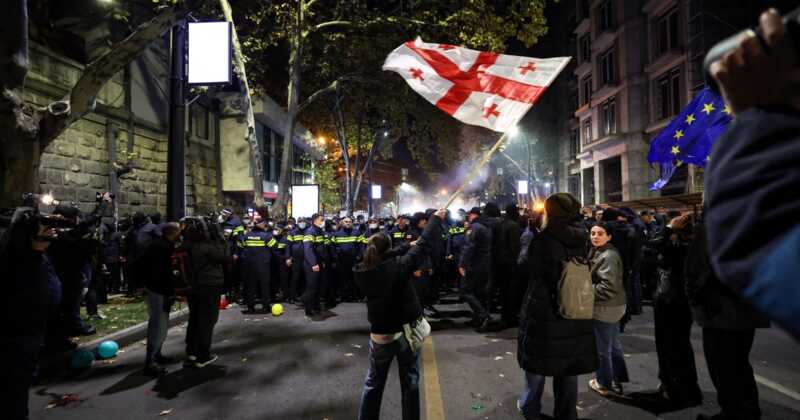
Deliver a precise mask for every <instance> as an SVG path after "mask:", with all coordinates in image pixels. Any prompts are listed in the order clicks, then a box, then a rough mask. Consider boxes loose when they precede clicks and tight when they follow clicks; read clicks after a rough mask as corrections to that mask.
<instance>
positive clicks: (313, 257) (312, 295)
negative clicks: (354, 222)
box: [303, 214, 327, 318]
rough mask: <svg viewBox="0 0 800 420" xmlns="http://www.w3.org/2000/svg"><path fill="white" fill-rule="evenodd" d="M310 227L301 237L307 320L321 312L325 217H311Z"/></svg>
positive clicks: (324, 257) (325, 251) (324, 256)
mask: <svg viewBox="0 0 800 420" xmlns="http://www.w3.org/2000/svg"><path fill="white" fill-rule="evenodd" d="M311 223H312V225H311V226H310V227H309V228H308V230H307V231H306V232H305V235H303V253H304V257H305V261H304V263H303V270H304V271H305V275H306V292H305V294H304V295H303V300H304V304H305V312H306V316H307V317H309V318H312V317H315V316H317V315H319V313H320V312H321V308H320V302H319V295H320V286H321V284H320V283H321V279H322V275H323V272H324V270H326V268H327V267H325V259H326V258H327V256H326V253H327V249H326V248H327V247H326V246H325V231H324V227H325V217H324V216H323V215H321V214H314V215H313V216H311Z"/></svg>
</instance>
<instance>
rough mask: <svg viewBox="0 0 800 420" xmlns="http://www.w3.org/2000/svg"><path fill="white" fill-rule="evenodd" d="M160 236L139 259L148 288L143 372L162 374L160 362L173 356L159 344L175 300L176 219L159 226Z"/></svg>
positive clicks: (151, 374)
mask: <svg viewBox="0 0 800 420" xmlns="http://www.w3.org/2000/svg"><path fill="white" fill-rule="evenodd" d="M161 232H162V236H159V237H156V238H154V239H153V241H152V242H151V243H150V246H149V247H148V248H147V251H146V252H145V254H144V255H143V256H142V259H141V264H142V265H141V272H142V273H143V274H146V275H145V276H144V280H145V283H144V287H145V290H146V291H147V312H148V315H149V316H148V319H147V354H146V356H145V368H144V374H145V375H147V376H161V375H163V374H165V373H166V369H164V367H163V365H166V364H170V363H173V362H174V360H172V359H170V358H167V357H164V356H163V355H162V354H161V346H162V345H163V344H164V340H165V339H166V338H167V330H168V329H169V313H170V311H171V310H172V305H173V303H174V302H175V284H174V273H173V270H172V256H173V254H174V253H175V246H176V244H177V243H178V241H179V239H180V237H181V227H180V225H178V224H177V223H167V224H165V225H164V226H163V228H162V231H161Z"/></svg>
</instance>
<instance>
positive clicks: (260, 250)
mask: <svg viewBox="0 0 800 420" xmlns="http://www.w3.org/2000/svg"><path fill="white" fill-rule="evenodd" d="M267 226H268V225H267V220H266V219H259V220H258V221H257V222H256V224H255V226H253V229H252V230H250V231H249V232H247V233H246V234H245V236H244V238H243V248H242V257H241V262H242V274H243V275H244V301H245V304H246V305H247V310H246V311H244V312H245V313H255V311H256V307H255V306H256V294H257V293H258V292H260V295H261V306H262V310H263V311H265V312H266V311H269V310H270V309H271V305H270V302H271V296H270V290H271V289H270V281H271V280H272V279H271V277H272V276H271V275H270V261H271V260H272V253H273V248H275V247H276V246H277V244H278V241H277V240H275V238H273V237H272V233H271V232H269V231H267Z"/></svg>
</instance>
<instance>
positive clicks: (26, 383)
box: [0, 336, 44, 420]
mask: <svg viewBox="0 0 800 420" xmlns="http://www.w3.org/2000/svg"><path fill="white" fill-rule="evenodd" d="M43 344H44V337H42V336H30V337H0V360H2V361H3V363H2V364H0V406H2V407H3V413H4V416H3V418H6V419H8V420H27V419H28V391H29V389H30V387H31V386H32V385H33V380H34V377H35V373H36V367H37V364H38V361H39V354H40V353H41V350H42V345H43Z"/></svg>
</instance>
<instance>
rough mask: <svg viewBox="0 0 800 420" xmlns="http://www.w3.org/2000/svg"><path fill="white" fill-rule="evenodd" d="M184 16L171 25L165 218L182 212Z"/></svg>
mask: <svg viewBox="0 0 800 420" xmlns="http://www.w3.org/2000/svg"><path fill="white" fill-rule="evenodd" d="M185 47H186V19H179V20H178V21H177V22H175V26H173V27H172V43H171V49H172V63H171V66H170V69H171V77H170V79H169V80H170V83H169V141H168V143H167V220H169V221H177V220H180V219H181V218H182V217H184V216H185V215H186V162H185V154H186V143H185V137H184V136H185V133H184V131H185V129H186V103H185V101H184V89H185V87H184V82H185V80H184V77H185V73H186V50H185Z"/></svg>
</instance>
